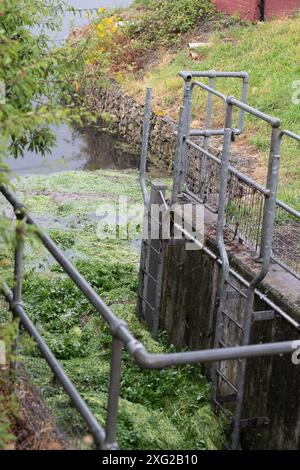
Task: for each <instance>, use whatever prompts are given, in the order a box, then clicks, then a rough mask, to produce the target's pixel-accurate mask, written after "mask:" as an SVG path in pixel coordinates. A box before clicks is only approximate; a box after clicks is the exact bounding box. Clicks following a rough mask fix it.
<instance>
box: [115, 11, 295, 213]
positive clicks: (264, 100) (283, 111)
mask: <svg viewBox="0 0 300 470" xmlns="http://www.w3.org/2000/svg"><path fill="white" fill-rule="evenodd" d="M299 31H300V18H299V17H296V18H294V19H286V20H274V21H269V22H265V23H259V24H248V25H246V26H245V25H244V26H233V27H230V28H228V29H224V30H223V31H222V32H217V33H211V34H209V35H208V38H207V39H208V41H209V42H211V47H206V48H202V50H201V51H199V52H201V59H200V60H199V61H195V60H192V59H191V58H190V57H189V53H188V50H187V44H184V47H183V48H181V49H179V50H178V52H176V53H175V54H173V53H170V52H165V54H162V56H161V60H160V65H157V66H155V67H151V68H150V70H149V71H147V72H146V73H145V74H143V75H142V76H141V78H140V80H139V81H137V80H136V76H135V77H131V76H130V75H128V76H127V79H126V81H125V83H124V84H123V86H124V89H125V90H126V91H127V92H129V93H132V94H134V95H135V96H137V97H138V99H140V100H143V99H144V94H145V88H146V86H151V87H153V91H154V104H155V109H156V111H158V112H164V113H166V114H171V115H173V116H174V117H176V118H177V116H178V111H179V106H180V104H181V102H182V80H181V79H180V78H178V77H177V73H178V72H179V71H180V70H209V69H215V70H224V71H240V70H244V71H247V72H248V73H249V74H250V87H249V104H251V105H252V106H255V107H257V108H259V109H260V110H261V111H264V112H265V113H269V114H271V115H274V116H278V117H279V118H280V119H281V122H282V127H283V128H288V129H290V130H292V131H294V132H296V133H300V119H299V109H300V104H293V103H292V95H293V93H294V92H295V89H294V88H293V83H294V82H295V81H296V80H299V77H300V63H299V60H298V57H299V55H300V41H299V39H300V33H299ZM240 85H241V84H240V82H238V81H237V80H231V79H230V80H228V79H227V80H221V79H219V80H218V81H217V88H218V89H220V90H221V91H223V92H225V93H227V94H231V95H235V96H237V97H240V91H241V87H240ZM298 88H299V87H298ZM205 98H206V97H205V93H201V92H200V91H197V94H196V98H195V108H194V118H195V119H199V117H200V118H201V116H202V117H203V110H204V103H205ZM222 106H223V105H222V103H221V102H219V101H218V99H216V100H215V111H216V112H215V115H216V119H215V123H214V124H215V125H217V126H220V125H222V124H223V116H224V113H223V107H222ZM245 135H246V136H247V141H246V143H247V145H249V144H251V145H253V147H254V148H255V149H256V150H257V152H258V153H259V154H260V155H261V156H260V158H258V159H257V165H258V166H260V167H261V166H264V167H266V159H267V149H268V143H269V140H270V129H269V128H268V126H267V125H265V124H263V123H261V122H260V121H258V120H256V119H254V118H252V117H247V119H246V132H245ZM299 151H300V145H299V144H297V143H295V142H293V141H289V142H288V141H287V140H286V141H285V142H284V145H283V152H282V163H281V180H280V188H279V195H280V198H282V199H283V200H284V201H285V202H287V203H289V204H291V205H292V206H294V207H296V208H298V210H299V209H300V197H299V196H300V178H299V176H300V164H299ZM253 158H255V156H254V157H253ZM264 174H265V172H264Z"/></svg>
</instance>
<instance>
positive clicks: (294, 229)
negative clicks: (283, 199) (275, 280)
mask: <svg viewBox="0 0 300 470" xmlns="http://www.w3.org/2000/svg"><path fill="white" fill-rule="evenodd" d="M273 258H274V259H275V260H276V261H278V263H280V264H282V265H283V266H284V267H285V268H287V269H289V270H291V271H292V272H294V273H295V274H296V275H297V277H299V278H300V220H299V219H298V218H296V217H295V216H293V215H291V214H289V213H288V212H287V211H286V210H285V209H284V208H282V207H280V206H279V205H277V208H276V218H275V227H274V235H273Z"/></svg>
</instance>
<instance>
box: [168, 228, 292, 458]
mask: <svg viewBox="0 0 300 470" xmlns="http://www.w3.org/2000/svg"><path fill="white" fill-rule="evenodd" d="M210 222H212V220H210ZM210 232H211V231H210ZM211 234H212V232H211ZM207 243H208V245H209V246H210V248H211V249H213V250H214V251H215V252H216V253H217V249H216V246H215V242H214V240H213V238H211V237H207ZM227 248H228V250H229V251H230V258H231V265H232V266H233V267H234V268H235V269H236V270H237V271H238V272H239V273H240V274H242V275H243V276H244V277H245V278H247V279H250V278H251V277H252V276H253V273H254V272H255V271H257V270H258V269H259V265H258V264H257V263H256V262H254V261H253V260H252V258H251V256H250V254H249V253H248V252H247V251H246V250H245V249H244V248H243V246H241V245H236V244H235V243H234V242H229V243H228V247H227ZM220 276H221V268H220V265H219V264H218V263H217V262H215V261H213V260H212V259H211V258H210V257H209V256H208V255H206V254H204V253H203V252H202V251H186V250H185V246H184V245H182V244H181V245H180V244H179V245H175V246H172V245H169V246H168V247H167V250H166V256H165V271H164V287H163V299H162V307H161V325H160V326H161V328H162V329H164V330H166V331H167V333H168V337H169V341H170V342H171V343H172V344H174V345H175V346H176V347H177V348H178V349H182V348H186V347H187V348H189V349H207V348H210V347H213V343H214V334H215V326H216V325H215V323H216V312H217V307H218V300H219V298H218V296H219V283H220ZM240 287H241V286H240ZM259 289H260V290H261V291H262V292H264V293H268V296H269V298H271V299H272V300H273V301H274V302H275V303H276V304H277V305H278V306H280V307H281V308H282V309H283V310H284V311H286V312H287V313H288V314H290V315H291V317H292V318H294V319H295V320H297V321H299V320H300V282H299V281H297V280H296V279H295V278H293V276H291V275H289V274H288V273H283V272H282V270H281V269H279V268H278V267H275V266H274V267H272V269H271V272H270V274H269V275H268V276H267V278H266V279H265V281H264V282H263V283H262V284H261V285H260V286H259ZM235 302H237V300H236V301H235ZM230 309H231V312H233V311H235V318H236V319H238V320H241V318H242V315H243V305H242V303H241V302H240V304H239V303H235V304H234V303H231V304H230ZM255 310H257V311H258V310H269V307H268V306H267V305H266V304H265V303H264V302H262V301H261V300H259V299H258V298H256V301H255ZM226 336H227V337H226V340H227V341H228V343H231V344H232V345H236V344H239V341H240V338H239V336H238V334H237V332H234V331H232V330H231V331H230V330H229V328H227V330H226ZM293 339H295V340H296V339H299V333H298V332H297V330H296V329H295V328H294V327H293V326H291V325H290V324H289V323H287V321H286V320H284V319H282V318H279V317H275V319H273V320H265V321H260V322H255V323H254V324H253V328H252V338H251V343H253V344H254V343H260V342H272V341H284V340H293ZM223 367H226V375H227V376H229V377H230V378H231V379H232V380H233V382H234V381H235V372H236V364H235V363H234V362H227V363H226V364H223ZM205 370H206V372H207V374H209V368H208V367H206V368H205ZM299 392H300V365H298V366H297V365H294V364H293V363H292V351H291V355H290V356H285V357H273V358H261V359H260V358H259V359H252V360H249V361H248V367H247V378H246V393H245V406H244V411H243V418H253V417H259V416H262V417H267V418H269V420H270V423H269V425H267V426H264V427H261V428H253V429H249V428H247V429H245V430H244V431H243V432H242V436H241V442H242V447H243V448H244V449H300V400H299Z"/></svg>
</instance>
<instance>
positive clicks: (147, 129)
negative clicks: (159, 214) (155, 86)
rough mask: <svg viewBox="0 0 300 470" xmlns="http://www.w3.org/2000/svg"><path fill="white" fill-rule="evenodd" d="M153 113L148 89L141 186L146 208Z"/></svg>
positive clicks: (147, 202) (150, 94)
mask: <svg viewBox="0 0 300 470" xmlns="http://www.w3.org/2000/svg"><path fill="white" fill-rule="evenodd" d="M151 113H152V89H151V88H147V94H146V103H145V114H144V125H143V138H142V151H141V160H140V186H141V190H142V193H143V198H144V204H145V206H146V207H148V206H149V194H148V191H147V187H146V183H145V173H146V166H147V154H148V147H149V135H150V123H151Z"/></svg>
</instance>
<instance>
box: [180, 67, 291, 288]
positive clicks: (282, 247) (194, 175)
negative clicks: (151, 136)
mask: <svg viewBox="0 0 300 470" xmlns="http://www.w3.org/2000/svg"><path fill="white" fill-rule="evenodd" d="M180 76H181V77H182V78H183V79H184V82H185V84H184V103H183V108H182V110H181V113H180V118H179V126H178V136H177V138H178V145H177V153H176V160H175V174H174V187H173V201H175V200H176V198H177V194H178V193H179V192H181V191H184V192H185V193H186V194H188V195H189V196H190V197H192V198H193V199H194V200H195V201H197V202H199V203H202V204H205V206H206V207H207V208H208V209H209V210H210V211H211V212H213V213H217V212H218V207H219V186H220V169H221V158H219V156H218V155H217V154H214V153H213V150H211V149H210V145H209V143H210V139H211V137H213V136H224V134H225V128H223V129H211V122H212V115H213V111H212V109H213V108H212V103H213V97H215V98H217V99H221V100H222V101H223V102H224V104H225V105H226V103H227V104H228V103H229V102H230V104H231V105H232V106H233V107H236V108H237V109H239V123H238V126H237V127H234V126H233V124H231V127H230V133H231V140H234V138H235V136H237V135H240V134H241V133H242V132H243V131H244V117H245V114H251V115H252V116H254V117H256V118H258V119H260V120H263V121H265V122H267V123H268V124H269V125H271V127H272V129H273V130H272V134H271V151H272V147H274V148H276V152H277V154H278V156H279V157H280V153H281V141H282V138H283V136H286V137H289V138H291V139H294V140H296V141H298V142H300V136H299V135H297V134H294V133H292V132H290V131H280V130H279V127H280V121H279V119H277V118H273V117H271V116H268V115H266V114H265V113H262V112H261V111H259V110H257V109H255V108H253V107H251V106H249V105H248V104H247V103H246V100H247V87H248V82H249V77H248V74H247V73H245V72H236V73H234V72H228V73H227V72H215V71H209V72H181V73H180ZM199 77H207V78H209V86H207V85H205V84H204V83H202V82H199V81H198V80H195V79H197V78H199ZM218 77H223V78H224V77H236V78H240V79H243V88H242V99H241V100H237V99H236V98H234V97H228V96H226V95H224V94H223V93H220V92H219V91H217V90H216V89H215V88H214V82H215V79H216V78H218ZM195 89H201V90H203V91H204V92H205V93H207V94H208V99H207V108H206V113H205V117H204V129H196V130H195V129H191V128H190V126H191V113H192V106H193V94H194V91H195ZM276 129H278V131H277V130H276ZM195 138H198V139H196V140H195ZM199 138H202V142H201V143H200V142H198V140H199ZM271 164H272V160H271V159H270V165H271ZM228 171H229V177H228V183H227V190H226V197H227V204H226V214H225V215H226V225H227V227H228V228H229V229H230V230H231V231H232V233H233V234H234V237H236V238H237V239H238V238H239V239H240V240H241V241H242V242H243V243H244V244H245V245H246V246H247V247H248V248H250V249H251V250H252V251H253V252H254V254H255V255H256V256H257V257H258V258H261V259H262V258H263V246H264V238H265V230H266V229H267V228H266V226H265V215H266V213H267V211H268V207H269V199H270V185H271V178H272V168H270V167H269V169H268V176H267V181H266V185H265V186H263V185H261V184H259V183H257V182H256V181H254V180H253V179H252V178H250V177H249V176H247V175H245V174H243V173H242V172H241V171H239V170H238V169H236V168H234V167H233V166H232V165H231V164H230V162H229V165H228ZM272 242H273V252H272V258H273V260H274V261H276V262H277V263H278V264H280V265H281V266H282V267H283V268H284V269H285V270H287V271H288V272H290V273H291V274H293V275H294V276H295V277H297V278H298V279H300V213H299V212H298V211H297V210H295V209H293V208H291V207H289V206H288V205H287V204H285V203H283V202H282V201H279V200H276V215H275V220H274V232H273V240H272Z"/></svg>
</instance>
